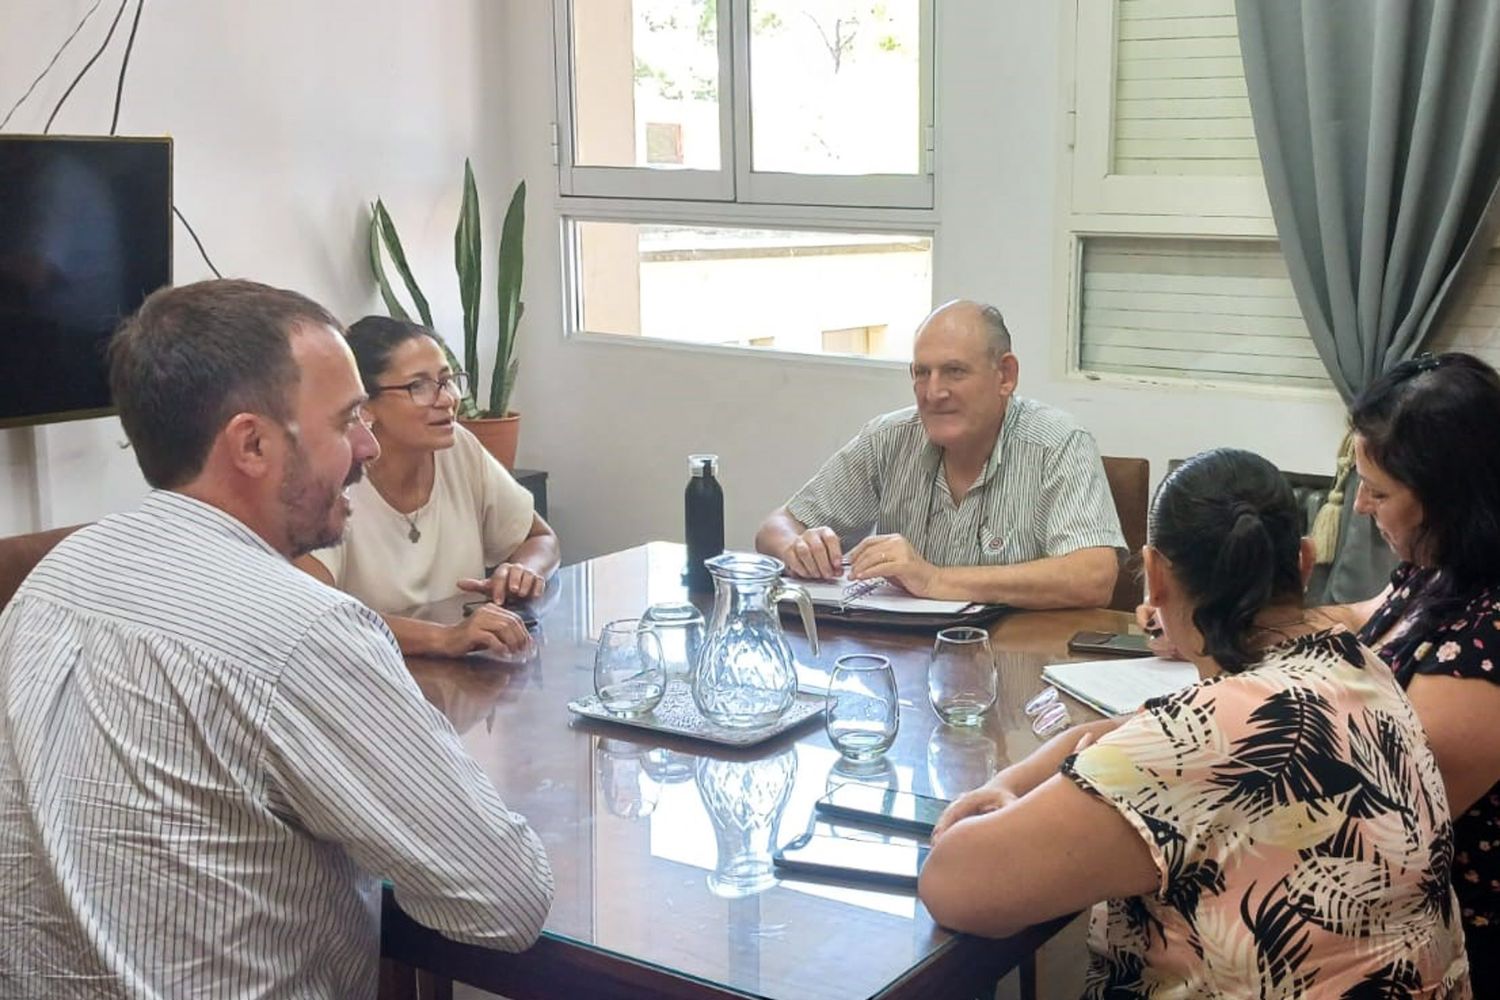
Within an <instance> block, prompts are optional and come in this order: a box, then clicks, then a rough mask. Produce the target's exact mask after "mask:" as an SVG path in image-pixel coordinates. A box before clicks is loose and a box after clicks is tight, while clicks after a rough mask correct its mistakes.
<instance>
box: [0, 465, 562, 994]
mask: <svg viewBox="0 0 1500 1000" xmlns="http://www.w3.org/2000/svg"><path fill="white" fill-rule="evenodd" d="M381 876H384V877H386V878H388V879H390V880H391V882H392V883H393V885H394V887H395V892H396V897H397V900H398V901H399V902H400V904H401V906H402V907H403V909H405V910H406V912H407V913H409V914H410V915H411V916H412V917H413V918H414V919H416V920H419V921H421V922H422V923H425V924H428V925H429V926H431V927H434V928H437V929H438V930H440V931H442V932H443V933H444V934H447V935H449V936H451V937H455V938H459V939H462V940H467V941H472V942H476V943H480V944H485V945H489V946H492V947H496V948H502V949H506V950H510V951H515V950H519V949H521V948H524V947H526V946H527V945H528V944H530V943H531V942H532V941H533V940H534V939H535V937H536V935H537V934H538V933H539V932H540V930H541V925H542V921H543V920H544V919H545V917H546V914H547V909H548V906H549V905H550V902H551V897H552V873H551V870H550V868H549V867H548V863H547V857H546V854H545V852H544V851H543V849H542V845H541V843H540V842H539V840H538V839H537V837H536V835H535V834H534V833H533V832H532V830H531V829H530V828H529V827H528V826H527V824H526V822H525V820H523V819H522V818H521V817H520V816H517V815H515V814H514V813H511V812H510V811H508V810H507V809H506V807H505V804H504V803H503V802H501V800H500V798H499V796H498V795H497V794H496V792H495V789H494V786H493V785H492V783H491V782H490V780H489V779H488V778H487V777H486V776H485V775H484V773H483V772H482V771H481V770H480V768H479V766H478V765H477V764H476V763H475V761H474V760H473V759H472V758H471V757H470V756H468V754H467V753H466V752H465V751H464V750H463V748H462V746H461V744H460V743H459V740H458V737H457V735H456V734H455V733H454V731H453V728H452V727H451V726H450V725H449V724H448V723H447V721H446V720H445V719H444V718H443V717H442V716H441V715H440V714H439V713H438V712H437V711H436V710H435V709H433V708H432V707H431V706H430V705H428V704H427V702H426V701H425V700H424V699H423V698H422V695H421V692H420V691H419V690H418V688H417V686H416V684H415V683H414V682H413V680H412V678H411V676H410V675H409V674H408V673H407V671H406V668H405V665H404V663H403V662H402V659H401V655H400V653H399V652H398V650H397V648H396V645H395V640H394V639H393V638H392V636H391V634H390V632H389V630H387V628H386V627H385V624H384V623H383V622H382V621H381V620H380V618H379V617H378V616H376V615H375V614H374V613H373V612H371V611H370V610H369V609H367V608H365V607H364V606H363V605H361V604H359V603H358V602H357V601H355V600H354V599H352V598H350V597H349V596H347V595H345V594H341V593H339V592H338V591H335V590H333V589H331V588H329V587H325V586H323V585H322V584H320V583H318V582H317V581H315V580H314V579H313V578H312V577H310V576H307V575H306V574H304V573H302V572H300V571H298V570H297V569H295V568H294V567H292V566H291V565H290V564H289V563H288V562H287V561H286V560H285V559H284V558H282V556H281V555H279V554H278V553H277V552H275V551H274V550H273V549H271V548H270V547H269V546H268V545H267V544H266V543H265V542H264V541H263V540H262V539H261V538H260V537H259V536H257V535H256V534H255V533H253V532H252V531H251V530H250V529H249V528H247V527H246V526H245V525H244V524H242V523H241V522H239V521H237V520H235V519H234V518H232V517H230V516H229V515H227V514H225V513H224V512H223V511H221V510H219V509H217V508H215V507H212V506H209V505H207V504H203V503H200V502H198V501H196V500H193V499H190V498H188V497H185V496H182V495H180V494H176V493H169V492H158V493H154V494H152V495H151V496H150V497H149V498H147V500H146V501H145V503H144V504H143V505H142V506H141V508H140V509H139V510H138V511H136V512H134V513H131V514H126V515H120V516H115V517H110V518H106V519H105V520H103V521H101V522H99V523H98V524H96V525H94V526H92V527H89V528H85V529H83V530H81V531H79V532H76V533H75V534H73V535H72V536H70V537H69V538H68V539H66V540H64V541H63V542H62V543H61V544H60V545H59V546H58V547H57V548H56V549H55V550H54V551H53V552H52V553H51V554H50V555H49V556H48V557H47V558H46V559H45V560H43V561H42V563H41V564H40V565H39V566H38V567H37V568H36V570H35V571H34V572H33V573H32V574H31V576H30V577H29V578H28V579H27V581H26V583H25V584H24V585H23V586H22V588H21V590H20V591H19V592H18V593H17V595H16V597H15V599H14V600H13V602H12V603H11V604H10V605H9V606H8V607H7V608H6V610H5V613H4V615H3V616H0V997H5V998H11V997H37V998H41V997H163V998H165V997H174V998H175V997H197V996H204V997H207V996H213V997H252V996H254V997H261V996H266V997H269V996H277V997H283V996H284V997H291V996H296V997H372V996H374V995H375V991H376V980H377V970H378V953H379V937H380V934H379V923H380V881H379V878H380V877H381Z"/></svg>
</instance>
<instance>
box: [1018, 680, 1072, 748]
mask: <svg viewBox="0 0 1500 1000" xmlns="http://www.w3.org/2000/svg"><path fill="white" fill-rule="evenodd" d="M1024 711H1025V712H1026V717H1027V718H1028V719H1030V720H1031V731H1032V732H1033V733H1036V734H1037V735H1038V736H1051V735H1052V734H1053V733H1060V732H1062V731H1063V730H1064V729H1067V728H1068V727H1069V726H1071V725H1072V724H1073V719H1072V717H1070V716H1069V715H1068V706H1067V705H1064V704H1063V703H1062V701H1061V700H1059V698H1058V694H1057V688H1055V687H1052V686H1051V685H1048V686H1047V687H1044V688H1042V690H1041V693H1040V694H1038V695H1036V696H1035V697H1033V698H1032V699H1031V700H1030V701H1028V702H1027V703H1026V705H1025V708H1024Z"/></svg>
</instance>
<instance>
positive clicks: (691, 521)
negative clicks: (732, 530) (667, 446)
mask: <svg viewBox="0 0 1500 1000" xmlns="http://www.w3.org/2000/svg"><path fill="white" fill-rule="evenodd" d="M718 471H719V456H718V455H689V456H688V472H689V473H690V474H691V478H690V479H688V484H687V492H686V493H685V494H684V497H683V507H684V510H685V512H686V515H687V532H686V535H687V572H686V573H684V574H683V579H684V580H685V581H686V582H687V585H688V589H689V590H711V589H713V577H711V576H710V575H709V572H708V568H707V567H706V566H704V565H703V561H704V560H705V559H712V558H713V557H714V556H716V555H718V554H719V553H721V552H723V551H724V491H723V490H722V489H721V488H720V487H719V480H718V479H716V478H715V476H716V475H717V474H718Z"/></svg>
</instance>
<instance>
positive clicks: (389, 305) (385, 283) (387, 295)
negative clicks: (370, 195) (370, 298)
mask: <svg viewBox="0 0 1500 1000" xmlns="http://www.w3.org/2000/svg"><path fill="white" fill-rule="evenodd" d="M379 209H380V202H379V200H377V201H376V202H375V204H373V205H371V206H370V273H371V274H373V275H375V287H376V288H378V289H380V297H381V299H383V300H384V301H385V311H386V312H387V313H389V314H390V316H391V318H392V319H399V320H405V321H406V322H408V323H409V322H411V316H410V314H409V313H407V311H406V307H405V306H403V305H402V304H401V300H400V299H398V298H396V290H395V289H393V288H392V287H391V281H390V279H389V278H387V277H386V276H385V264H384V262H382V261H381V259H380V221H379V216H378V215H377V214H376V213H377V211H379Z"/></svg>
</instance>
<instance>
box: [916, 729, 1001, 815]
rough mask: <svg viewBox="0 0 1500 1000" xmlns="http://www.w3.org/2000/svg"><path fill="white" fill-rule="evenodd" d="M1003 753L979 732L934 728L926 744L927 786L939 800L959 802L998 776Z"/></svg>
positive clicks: (975, 730) (974, 730)
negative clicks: (968, 793)
mask: <svg viewBox="0 0 1500 1000" xmlns="http://www.w3.org/2000/svg"><path fill="white" fill-rule="evenodd" d="M999 761H1000V753H999V750H998V749H997V748H996V747H995V742H994V741H993V740H991V739H990V738H989V737H988V736H986V735H985V734H984V733H983V732H981V731H980V730H978V729H972V728H968V729H955V728H954V727H952V726H933V727H932V735H931V736H930V737H928V740H927V783H928V784H929V785H931V786H932V794H934V795H936V796H937V797H938V798H940V799H956V798H958V797H959V796H960V795H962V794H963V793H964V792H967V791H969V790H971V789H974V788H978V787H979V786H980V785H982V784H984V783H985V782H986V781H989V780H990V779H991V778H993V777H994V776H995V771H996V769H997V767H998V766H999Z"/></svg>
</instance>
